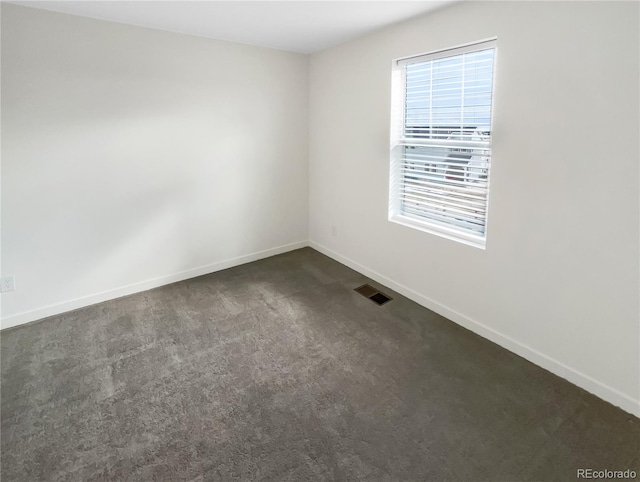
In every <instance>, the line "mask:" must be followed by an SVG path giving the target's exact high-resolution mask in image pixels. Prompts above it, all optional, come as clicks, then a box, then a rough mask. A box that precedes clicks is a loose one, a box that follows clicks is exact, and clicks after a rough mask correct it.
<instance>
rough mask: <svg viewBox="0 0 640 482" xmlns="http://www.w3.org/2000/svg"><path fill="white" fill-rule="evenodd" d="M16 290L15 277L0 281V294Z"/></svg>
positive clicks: (4, 278)
mask: <svg viewBox="0 0 640 482" xmlns="http://www.w3.org/2000/svg"><path fill="white" fill-rule="evenodd" d="M15 289H16V278H15V276H13V275H11V276H4V277H3V278H2V280H1V281H0V293H5V292H7V291H13V290H15Z"/></svg>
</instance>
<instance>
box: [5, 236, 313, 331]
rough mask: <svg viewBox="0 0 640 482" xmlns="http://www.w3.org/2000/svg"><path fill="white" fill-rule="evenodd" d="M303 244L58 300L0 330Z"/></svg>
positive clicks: (301, 245) (7, 320) (10, 319)
mask: <svg viewBox="0 0 640 482" xmlns="http://www.w3.org/2000/svg"><path fill="white" fill-rule="evenodd" d="M308 245H309V243H308V242H307V241H298V242H297V243H291V244H286V245H284V246H278V247H276V248H271V249H265V250H264V251H259V252H257V253H251V254H247V255H244V256H238V257H237V258H233V259H227V260H224V261H218V262H216V263H211V264H207V265H204V266H199V267H197V268H192V269H188V270H185V271H181V272H179V273H174V274H170V275H166V276H161V277H159V278H154V279H150V280H146V281H140V282H138V283H133V284H130V285H126V286H121V287H119V288H114V289H111V290H107V291H102V292H100V293H94V294H92V295H87V296H82V297H80V298H75V299H73V300H68V301H62V302H60V303H55V304H53V305H48V306H43V307H41V308H36V309H35V310H29V311H24V312H22V313H17V314H15V315H11V316H7V317H6V318H3V319H2V324H1V327H2V329H3V330H4V329H6V328H11V327H14V326H18V325H22V324H24V323H29V322H31V321H36V320H40V319H42V318H46V317H48V316H53V315H58V314H60V313H65V312H67V311H71V310H76V309H78V308H83V307H85V306H89V305H93V304H96V303H101V302H103V301H107V300H112V299H114V298H120V297H122V296H127V295H132V294H134V293H139V292H140V291H146V290H150V289H153V288H158V287H159V286H164V285H167V284H170V283H175V282H177V281H182V280H185V279H189V278H195V277H196V276H202V275H204V274H209V273H213V272H215V271H220V270H223V269H227V268H232V267H234V266H238V265H241V264H245V263H250V262H252V261H257V260H259V259H263V258H268V257H270V256H275V255H277V254H282V253H286V252H287V251H293V250H294V249H299V248H304V247H306V246H308Z"/></svg>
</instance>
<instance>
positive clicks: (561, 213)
mask: <svg viewBox="0 0 640 482" xmlns="http://www.w3.org/2000/svg"><path fill="white" fill-rule="evenodd" d="M638 28H639V24H638V4H637V3H636V2H625V3H613V2H531V3H529V2H486V3H484V2H467V3H463V4H456V5H453V6H451V7H448V8H445V9H442V10H439V11H436V12H434V13H432V14H428V15H426V16H423V17H419V18H416V19H413V20H411V21H408V22H406V23H403V24H400V25H397V26H394V27H391V28H389V29H386V30H383V31H380V32H378V33H375V34H373V35H371V36H368V37H365V38H361V39H358V40H354V41H351V42H349V43H346V44H343V45H341V46H338V47H335V48H332V49H329V50H326V51H323V52H320V53H317V54H313V55H312V56H311V62H310V133H311V134H310V170H309V175H310V239H311V244H312V246H315V247H317V248H318V249H320V250H322V251H324V252H325V253H327V254H329V255H331V256H333V257H335V258H336V259H338V260H341V261H343V262H346V263H347V264H350V265H351V266H352V267H355V268H356V269H359V270H361V271H363V272H365V273H366V274H369V275H370V276H371V277H373V278H376V279H378V280H379V281H381V282H384V283H386V284H387V285H389V286H390V287H392V288H395V289H397V290H399V291H401V292H403V293H405V294H407V295H408V296H410V297H412V298H413V299H415V300H417V301H419V302H421V303H423V304H425V305H426V306H428V307H431V308H433V309H435V310H436V311H439V312H440V313H442V314H445V315H446V316H448V317H450V318H451V319H453V320H454V321H456V322H458V323H460V324H462V325H464V326H467V327H468V328H470V329H471V330H474V331H476V332H478V333H480V334H482V335H483V336H486V337H488V338H489V339H492V340H494V341H496V342H497V343H499V344H501V345H503V346H505V347H507V348H509V349H511V350H513V351H515V352H516V353H519V354H521V355H523V356H524V357H526V358H528V359H530V360H532V361H534V362H535V363H538V364H539V365H542V366H543V367H545V368H547V369H549V370H551V371H553V372H555V373H557V374H559V375H561V376H563V377H565V378H568V379H569V380H571V381H573V382H574V383H576V384H578V385H580V386H582V387H584V388H586V389H587V390H589V391H591V392H593V393H596V394H597V395H599V396H601V397H602V398H605V399H607V400H609V401H611V402H613V403H615V404H617V405H620V406H622V407H623V408H625V409H626V410H628V411H631V412H634V413H636V414H640V406H639V404H638V400H639V398H640V397H639V391H640V387H639V379H640V373H639V370H640V368H639V367H640V360H639V352H640V347H639V338H640V333H639V313H638V308H639V292H640V286H639V279H638V278H639V270H638V268H639V263H640V258H639V246H640V240H639V218H640V213H639V203H640V200H639V196H638V192H639V189H638V180H639V169H638V168H639V159H640V155H639V148H638V132H639V128H640V124H639V95H638V85H639V47H638V46H639V43H640V42H639V35H638ZM493 36H497V37H498V57H497V64H496V70H497V74H496V75H497V78H496V85H495V105H494V108H495V113H494V116H495V117H494V150H493V167H492V178H491V194H490V201H489V220H488V238H487V249H486V251H483V250H480V249H477V248H473V247H469V246H466V245H463V244H459V243H456V242H454V241H450V240H447V239H443V238H439V237H437V236H434V235H430V234H427V233H424V232H421V231H416V230H412V229H410V228H407V227H404V226H400V225H397V224H393V223H391V222H389V221H387V204H388V203H387V201H388V200H387V195H388V173H389V111H390V80H391V62H392V59H394V58H397V57H403V56H410V55H415V54H419V53H424V52H429V51H433V50H437V49H442V48H447V47H453V46H457V45H460V44H464V43H468V42H473V41H477V40H482V39H486V38H489V37H493ZM332 226H336V227H337V236H332V234H331V227H332Z"/></svg>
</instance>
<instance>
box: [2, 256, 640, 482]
mask: <svg viewBox="0 0 640 482" xmlns="http://www.w3.org/2000/svg"><path fill="white" fill-rule="evenodd" d="M365 282H369V283H371V284H372V285H374V286H376V287H378V288H380V286H379V285H377V284H376V283H374V282H371V281H370V280H368V279H367V278H365V277H363V276H361V275H359V274H358V273H356V272H355V271H352V270H350V269H348V268H346V267H344V266H343V265H341V264H339V263H336V262H335V261H332V260H330V259H329V258H327V257H325V256H323V255H321V254H319V253H317V252H316V251H313V250H311V249H309V248H306V249H302V250H298V251H294V252H291V253H287V254H284V255H280V256H276V257H273V258H269V259H265V260H262V261H258V262H255V263H250V264H247V265H243V266H240V267H237V268H233V269H229V270H225V271H221V272H218V273H214V274H211V275H208V276H203V277H200V278H195V279H192V280H188V281H184V282H181V283H176V284H173V285H169V286H166V287H162V288H158V289H155V290H152V291H147V292H144V293H139V294H136V295H133V296H129V297H126V298H121V299H118V300H114V301H109V302H106V303H101V304H98V305H94V306H91V307H88V308H84V309H80V310H77V311H74V312H71V313H67V314H63V315H59V316H55V317H51V318H48V319H46V320H42V321H40V322H37V323H32V324H30V325H25V326H22V327H18V328H14V329H10V330H6V331H4V332H2V395H1V397H2V447H1V448H2V457H1V462H2V480H3V482H9V481H29V482H31V481H37V480H83V481H84V480H141V481H150V480H170V481H179V480H194V481H204V480H225V481H226V480H291V481H303V480H313V481H321V480H374V481H377V480H388V481H400V480H410V481H418V480H433V481H444V480H452V481H455V480H464V481H483V480H486V481H496V482H497V481H505V482H514V481H521V480H522V481H524V480H540V481H552V480H563V481H564V480H576V470H577V469H578V468H594V469H621V470H622V469H628V468H629V469H634V470H636V471H637V472H640V464H639V454H640V446H639V443H640V442H639V441H640V421H639V420H638V419H637V418H635V417H633V416H631V415H628V414H626V413H625V412H623V411H622V410H619V409H617V408H615V407H613V406H611V405H609V404H607V403H605V402H603V401H601V400H599V399H597V398H596V397H594V396H592V395H589V394H588V393H586V392H584V391H583V390H581V389H579V388H577V387H575V386H573V385H571V384H570V383H568V382H565V381H563V380H562V379H560V378H558V377H555V376H554V375H551V374H550V373H548V372H546V371H544V370H542V369H541V368H538V367H537V366H535V365H533V364H531V363H529V362H527V361H525V360H523V359H522V358H519V357H518V356H516V355H513V354H511V353H509V352H507V351H505V350H503V349H501V348H499V347H498V346H496V345H494V344H492V343H490V342H488V341H486V340H484V339H482V338H480V337H479V336H476V335H474V334H472V333H470V332H469V331H467V330H465V329H463V328H460V327H459V326H457V325H456V324H454V323H452V322H450V321H447V320H446V319H444V318H442V317H440V316H438V315H436V314H434V313H433V312H431V311H429V310H427V309H425V308H422V307H420V306H419V305H417V304H415V303H413V302H411V301H409V300H407V299H406V298H403V297H402V296H400V295H398V294H397V293H394V292H392V291H391V290H386V289H384V288H383V290H384V291H385V292H387V293H388V294H390V295H391V296H393V297H394V300H393V301H391V302H389V303H387V304H386V305H384V306H377V305H376V304H375V303H373V302H371V301H369V300H367V299H366V298H364V297H362V296H361V295H359V294H357V293H356V292H354V291H353V288H356V287H358V286H360V285H361V284H363V283H365Z"/></svg>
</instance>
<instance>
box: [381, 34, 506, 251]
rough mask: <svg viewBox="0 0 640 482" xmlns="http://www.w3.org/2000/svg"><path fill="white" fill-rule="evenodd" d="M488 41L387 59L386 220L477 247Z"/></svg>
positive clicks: (486, 146)
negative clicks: (391, 65)
mask: <svg viewBox="0 0 640 482" xmlns="http://www.w3.org/2000/svg"><path fill="white" fill-rule="evenodd" d="M495 50H496V45H495V39H494V40H490V41H484V42H480V43H476V44H472V45H466V46H463V47H458V48H455V49H450V50H445V51H439V52H434V53H430V54H426V55H420V56H417V57H411V58H407V59H401V60H397V61H395V62H394V68H393V85H392V88H393V92H392V104H393V105H392V118H391V176H390V189H389V219H390V220H391V221H395V222H399V223H401V224H405V225H408V226H411V227H414V228H418V229H422V230H425V231H429V232H432V233H435V234H439V235H441V236H445V237H448V238H451V239H455V240H458V241H462V242H464V243H467V244H470V245H473V246H477V247H481V248H484V246H485V240H486V227H487V206H488V199H489V173H490V168H491V106H492V99H493V70H494V69H493V66H494V59H495Z"/></svg>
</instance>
